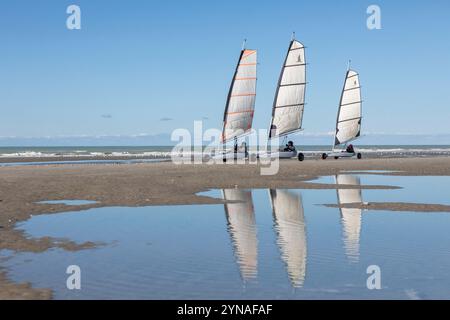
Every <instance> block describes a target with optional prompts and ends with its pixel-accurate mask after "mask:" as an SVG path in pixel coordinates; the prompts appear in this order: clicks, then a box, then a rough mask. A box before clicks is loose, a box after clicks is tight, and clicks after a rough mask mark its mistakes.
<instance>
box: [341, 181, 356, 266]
mask: <svg viewBox="0 0 450 320" xmlns="http://www.w3.org/2000/svg"><path fill="white" fill-rule="evenodd" d="M336 184H338V185H350V186H358V187H359V186H360V185H361V181H360V180H359V177H356V176H352V175H337V176H336ZM337 196H338V203H339V205H342V204H348V203H362V196H361V189H338V190H337ZM340 210H341V218H342V226H343V229H344V246H345V252H346V254H347V256H348V258H349V259H350V260H351V261H353V262H357V261H358V260H359V237H360V232H361V214H362V210H361V209H357V208H341V209H340Z"/></svg>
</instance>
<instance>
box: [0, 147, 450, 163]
mask: <svg viewBox="0 0 450 320" xmlns="http://www.w3.org/2000/svg"><path fill="white" fill-rule="evenodd" d="M355 148H356V149H357V151H358V152H361V153H362V154H363V155H365V156H366V157H370V158H374V157H383V158H384V157H430V156H450V145H370V146H369V145H360V146H359V145H356V146H355ZM172 149H173V146H148V147H145V146H142V147H135V146H133V147H128V146H114V147H110V146H104V147H86V146H78V147H0V159H3V160H2V162H5V161H7V160H8V159H11V160H13V159H24V160H25V159H27V158H33V159H36V158H55V159H56V158H57V159H63V158H70V159H74V158H79V159H80V160H82V159H83V158H89V159H92V158H101V159H103V158H104V159H108V158H130V159H139V158H143V159H155V160H156V159H169V158H170V157H171V152H172ZM297 149H298V150H301V151H302V152H303V153H305V155H306V156H307V157H308V156H315V155H320V154H322V153H323V152H327V151H330V146H325V145H310V146H298V147H297Z"/></svg>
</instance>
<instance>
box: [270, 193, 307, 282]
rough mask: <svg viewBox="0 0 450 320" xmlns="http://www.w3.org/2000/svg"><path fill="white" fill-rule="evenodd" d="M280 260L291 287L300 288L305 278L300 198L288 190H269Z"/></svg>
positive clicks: (303, 229)
mask: <svg viewBox="0 0 450 320" xmlns="http://www.w3.org/2000/svg"><path fill="white" fill-rule="evenodd" d="M270 198H271V203H272V210H273V215H274V220H275V229H276V232H277V243H278V246H279V248H280V251H281V258H282V260H283V261H284V263H285V264H286V268H287V272H288V275H289V279H290V280H291V283H292V286H293V287H296V288H298V287H301V286H303V283H304V281H305V276H306V227H305V216H304V213H303V205H302V199H301V196H300V195H299V194H297V193H293V192H290V191H288V190H280V189H277V190H270Z"/></svg>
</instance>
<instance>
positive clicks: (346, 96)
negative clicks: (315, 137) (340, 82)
mask: <svg viewBox="0 0 450 320" xmlns="http://www.w3.org/2000/svg"><path fill="white" fill-rule="evenodd" d="M350 62H351V61H349V64H348V69H347V73H346V75H345V82H344V87H343V88H342V93H341V98H340V101H339V109H338V113H337V117H336V131H335V135H334V144H333V149H334V148H335V147H336V146H338V145H340V144H343V143H348V142H350V141H352V140H355V139H356V138H358V137H359V136H360V135H361V120H362V100H361V86H360V82H359V74H358V73H357V72H356V71H354V70H352V69H351V68H350Z"/></svg>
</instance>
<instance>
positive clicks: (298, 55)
mask: <svg viewBox="0 0 450 320" xmlns="http://www.w3.org/2000/svg"><path fill="white" fill-rule="evenodd" d="M305 89H306V59H305V47H304V46H303V44H301V43H300V42H299V41H297V40H295V33H293V35H292V39H291V42H290V43H289V48H288V51H287V54H286V58H285V60H284V63H283V67H282V69H281V73H280V76H279V79H278V84H277V89H276V92H275V98H274V102H273V106H272V119H271V122H270V127H269V139H271V138H274V137H280V136H285V135H288V134H291V133H294V132H297V131H300V130H301V128H302V121H303V111H304V106H305Z"/></svg>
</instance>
